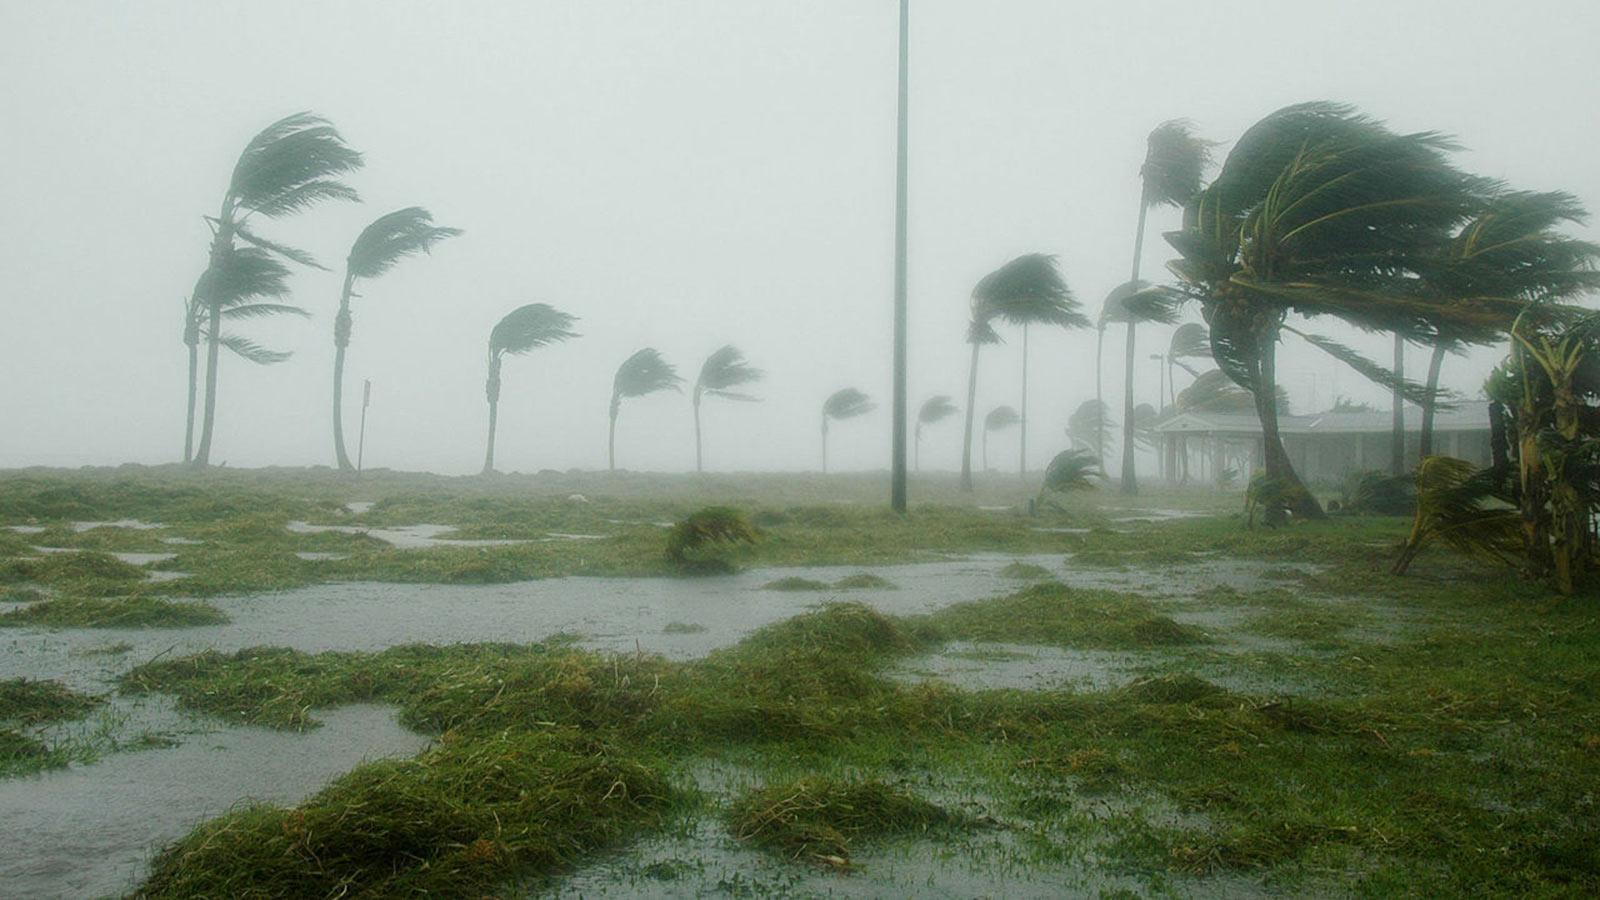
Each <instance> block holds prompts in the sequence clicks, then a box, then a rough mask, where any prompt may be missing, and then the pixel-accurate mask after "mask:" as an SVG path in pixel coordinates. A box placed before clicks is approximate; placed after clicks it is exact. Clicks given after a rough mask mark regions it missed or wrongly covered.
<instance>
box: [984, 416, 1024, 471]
mask: <svg viewBox="0 0 1600 900" xmlns="http://www.w3.org/2000/svg"><path fill="white" fill-rule="evenodd" d="M1021 421H1022V416H1021V415H1019V414H1018V413H1017V411H1016V410H1014V409H1012V408H1011V407H1009V406H996V407H995V408H994V409H991V410H989V414H988V415H986V416H984V417H983V470H984V471H985V472H987V471H989V432H991V431H1003V430H1005V429H1007V428H1010V427H1011V426H1013V425H1016V424H1017V423H1019V422H1021Z"/></svg>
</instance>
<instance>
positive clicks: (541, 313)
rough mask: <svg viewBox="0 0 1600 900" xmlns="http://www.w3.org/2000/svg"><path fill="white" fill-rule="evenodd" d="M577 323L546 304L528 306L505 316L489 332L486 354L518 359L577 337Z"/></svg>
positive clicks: (518, 308) (574, 319) (572, 318)
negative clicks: (574, 329)
mask: <svg viewBox="0 0 1600 900" xmlns="http://www.w3.org/2000/svg"><path fill="white" fill-rule="evenodd" d="M576 322H577V319H576V318H574V317H572V316H570V315H568V314H566V313H564V312H561V311H560V310H558V309H555V308H553V307H551V306H550V305H548V304H545V303H529V304H527V305H526V306H519V307H517V308H516V309H514V310H512V311H511V312H509V313H507V314H506V316H505V318H503V319H501V320H500V321H499V322H498V323H497V324H496V325H495V326H494V330H492V331H490V332H489V352H490V353H491V354H493V355H495V356H499V355H500V354H503V353H510V354H513V355H520V354H523V353H527V352H528V351H530V350H533V349H535V348H538V347H545V346H548V345H550V344H556V343H560V342H561V341H565V340H568V339H569V338H574V337H577V336H578V334H577V332H575V331H573V330H572V326H573V324H574V323H576Z"/></svg>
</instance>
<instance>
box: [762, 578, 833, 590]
mask: <svg viewBox="0 0 1600 900" xmlns="http://www.w3.org/2000/svg"><path fill="white" fill-rule="evenodd" d="M829 587H831V585H829V584H828V583H827V582H826V581H818V580H817V579H815V578H801V577H800V576H798V575H787V576H784V577H783V578H775V579H773V580H772V581H769V582H767V583H766V584H763V585H762V586H761V589H762V590H764V591H825V590H827V589H828V588H829Z"/></svg>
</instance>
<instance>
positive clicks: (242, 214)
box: [185, 113, 362, 466]
mask: <svg viewBox="0 0 1600 900" xmlns="http://www.w3.org/2000/svg"><path fill="white" fill-rule="evenodd" d="M361 164H362V160H361V154H360V153H357V152H356V151H354V150H352V149H350V147H349V146H347V145H346V144H345V142H344V138H343V137H341V136H340V134H339V132H338V131H336V130H335V129H334V127H333V126H332V125H330V124H329V123H328V121H327V120H326V119H323V118H322V117H320V116H317V115H314V114H312V113H296V114H295V115H292V116H287V117H285V118H283V119H280V120H278V121H277V122H274V123H272V124H271V125H268V126H267V127H266V128H265V129H263V130H262V131H261V132H260V133H259V134H257V135H256V136H255V137H254V138H252V139H251V140H250V143H248V144H246V145H245V148H244V152H242V153H241V154H239V159H238V162H236V163H235V164H234V167H233V176H232V178H231V179H230V180H229V182H228V189H227V191H226V192H225V193H224V194H223V196H222V206H221V209H220V211H219V212H218V214H217V216H216V218H210V217H208V218H207V220H206V221H207V222H208V223H209V224H210V225H211V229H212V237H211V250H210V254H209V257H208V260H207V265H206V271H207V272H212V271H220V270H223V269H226V268H227V267H228V266H229V264H230V260H229V258H230V256H232V254H234V253H235V252H236V250H237V249H238V244H239V243H244V244H247V245H249V246H250V247H252V248H254V249H256V250H259V251H262V252H263V253H268V254H271V255H273V256H277V257H281V258H283V259H287V260H289V261H291V262H296V263H300V264H301V265H308V266H317V262H316V260H314V259H313V258H312V257H311V256H310V255H309V254H307V253H305V252H304V251H301V250H297V249H295V248H293V247H289V246H285V245H283V244H279V243H276V242H274V241H272V240H269V239H267V238H265V237H262V236H261V235H259V234H257V233H256V232H255V230H254V225H253V224H252V223H251V222H250V220H251V218H252V217H255V216H260V217H261V218H263V219H275V218H280V217H282V216H288V215H292V214H294V213H298V212H304V211H305V210H307V209H310V208H311V207H313V206H316V205H317V204H319V203H322V202H325V201H328V200H355V199H358V198H357V195H356V192H355V190H354V189H353V188H351V187H350V186H349V185H347V184H345V183H344V182H343V181H340V180H339V179H340V178H341V177H342V176H344V175H346V174H348V173H350V172H352V171H355V170H356V169H358V168H360V167H361ZM317 267H318V268H321V267H320V266H317ZM210 283H216V282H210ZM191 302H192V303H194V304H195V305H197V306H198V307H199V308H200V309H202V310H203V311H204V312H203V314H202V316H200V318H203V319H204V321H205V325H204V327H203V329H201V331H202V332H203V334H204V337H205V341H206V348H207V349H206V383H205V409H204V413H203V417H202V422H201V427H200V445H199V447H198V448H197V449H196V450H195V453H194V456H193V458H192V461H193V462H194V463H195V464H196V465H200V466H204V465H207V464H208V463H209V462H210V459H211V443H212V435H213V434H214V428H215V423H216V410H217V366H218V362H219V360H218V352H219V351H220V350H221V348H222V347H223V337H224V335H223V332H222V318H223V310H224V309H226V308H227V306H228V303H229V296H228V295H227V294H226V293H223V292H217V291H211V290H209V289H208V281H207V277H206V275H205V274H202V275H201V276H200V278H199V279H198V280H197V282H196V284H195V291H194V295H193V300H192V301H191ZM187 338H188V334H187V333H186V334H185V339H186V340H187Z"/></svg>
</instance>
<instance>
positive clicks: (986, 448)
mask: <svg viewBox="0 0 1600 900" xmlns="http://www.w3.org/2000/svg"><path fill="white" fill-rule="evenodd" d="M980 442H981V443H982V444H983V470H984V471H985V472H987V471H989V429H987V428H985V429H984V430H983V437H982V438H981V439H980Z"/></svg>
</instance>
